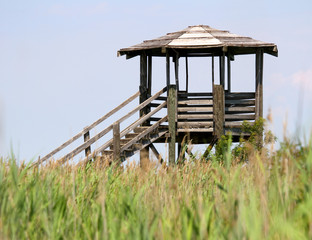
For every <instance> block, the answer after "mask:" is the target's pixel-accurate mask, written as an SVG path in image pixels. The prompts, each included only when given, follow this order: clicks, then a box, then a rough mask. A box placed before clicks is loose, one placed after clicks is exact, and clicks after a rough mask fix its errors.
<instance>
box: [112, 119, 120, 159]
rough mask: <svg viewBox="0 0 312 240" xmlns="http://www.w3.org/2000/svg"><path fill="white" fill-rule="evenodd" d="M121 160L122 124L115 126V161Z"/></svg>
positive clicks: (115, 124)
mask: <svg viewBox="0 0 312 240" xmlns="http://www.w3.org/2000/svg"><path fill="white" fill-rule="evenodd" d="M119 160H120V124H119V122H116V123H114V125H113V161H115V162H117V161H119Z"/></svg>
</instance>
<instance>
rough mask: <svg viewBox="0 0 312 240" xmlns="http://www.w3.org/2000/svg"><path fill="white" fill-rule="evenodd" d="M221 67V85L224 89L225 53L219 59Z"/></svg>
mask: <svg viewBox="0 0 312 240" xmlns="http://www.w3.org/2000/svg"><path fill="white" fill-rule="evenodd" d="M219 60H220V62H219V65H220V66H219V67H220V85H221V86H222V87H223V89H224V79H225V53H224V52H223V54H222V55H221V56H220V57H219Z"/></svg>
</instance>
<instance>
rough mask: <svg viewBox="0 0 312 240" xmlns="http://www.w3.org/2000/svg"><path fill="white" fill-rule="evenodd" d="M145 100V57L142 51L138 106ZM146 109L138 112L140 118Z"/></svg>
mask: <svg viewBox="0 0 312 240" xmlns="http://www.w3.org/2000/svg"><path fill="white" fill-rule="evenodd" d="M146 99H147V55H146V52H145V51H143V52H142V53H141V55H140V104H141V103H142V102H144V101H145V100H146ZM146 111H147V110H146V108H143V109H141V110H140V116H143V115H144V114H146Z"/></svg>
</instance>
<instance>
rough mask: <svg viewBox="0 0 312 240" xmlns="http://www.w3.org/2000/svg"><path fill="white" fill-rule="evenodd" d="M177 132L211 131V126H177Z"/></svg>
mask: <svg viewBox="0 0 312 240" xmlns="http://www.w3.org/2000/svg"><path fill="white" fill-rule="evenodd" d="M177 132H213V128H212V127H210V128H178V129H177Z"/></svg>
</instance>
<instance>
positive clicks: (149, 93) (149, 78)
mask: <svg viewBox="0 0 312 240" xmlns="http://www.w3.org/2000/svg"><path fill="white" fill-rule="evenodd" d="M146 95H147V98H150V97H151V96H152V56H151V55H149V56H148V58H147V94H146ZM150 111H151V107H150V106H149V105H148V106H147V107H146V113H149V112H150ZM150 123H151V122H150V121H149V120H147V121H146V125H148V126H149V125H150Z"/></svg>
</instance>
